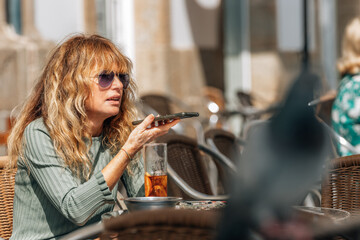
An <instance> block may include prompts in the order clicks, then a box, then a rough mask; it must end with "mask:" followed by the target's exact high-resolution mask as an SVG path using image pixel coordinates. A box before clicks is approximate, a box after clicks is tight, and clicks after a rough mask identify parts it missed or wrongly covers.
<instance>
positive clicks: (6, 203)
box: [0, 156, 16, 239]
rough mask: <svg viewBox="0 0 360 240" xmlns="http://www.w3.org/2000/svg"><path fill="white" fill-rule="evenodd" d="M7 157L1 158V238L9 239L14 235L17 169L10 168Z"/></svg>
mask: <svg viewBox="0 0 360 240" xmlns="http://www.w3.org/2000/svg"><path fill="white" fill-rule="evenodd" d="M8 164H9V159H8V157H7V156H3V157H0V237H2V238H4V239H9V238H10V236H11V233H12V223H13V200H14V185H15V173H16V168H8Z"/></svg>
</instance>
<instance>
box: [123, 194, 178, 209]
mask: <svg viewBox="0 0 360 240" xmlns="http://www.w3.org/2000/svg"><path fill="white" fill-rule="evenodd" d="M181 200H182V198H180V197H131V198H125V199H124V202H125V204H126V206H127V207H128V210H129V211H130V212H134V211H139V210H153V209H160V208H175V205H176V204H177V203H178V202H180V201H181Z"/></svg>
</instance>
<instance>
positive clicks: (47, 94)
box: [8, 34, 136, 179]
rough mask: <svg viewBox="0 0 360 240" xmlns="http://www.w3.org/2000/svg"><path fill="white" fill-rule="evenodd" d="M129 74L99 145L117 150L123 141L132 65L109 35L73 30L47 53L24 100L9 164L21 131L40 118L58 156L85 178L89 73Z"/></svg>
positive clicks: (131, 114) (19, 151)
mask: <svg viewBox="0 0 360 240" xmlns="http://www.w3.org/2000/svg"><path fill="white" fill-rule="evenodd" d="M114 68H115V69H117V72H122V73H128V74H129V75H130V84H129V86H128V88H127V89H126V90H124V92H123V96H122V101H121V106H120V111H119V114H118V115H116V116H113V117H110V118H108V119H106V120H105V122H104V125H103V132H102V136H103V144H104V145H105V146H106V147H107V148H109V149H110V150H111V153H112V154H115V153H117V152H118V151H119V150H120V148H121V146H122V145H123V144H124V143H125V141H126V139H127V138H128V136H129V134H130V132H131V131H132V129H133V127H132V124H131V121H133V120H134V118H135V116H136V110H135V100H136V95H135V92H136V85H135V83H134V81H133V80H132V78H131V71H132V63H131V61H130V59H128V58H127V57H126V56H124V55H123V54H122V53H121V52H120V50H119V49H118V48H117V47H116V46H115V45H114V44H113V43H112V42H111V41H110V40H108V39H106V38H104V37H101V36H98V35H89V36H87V35H85V34H77V35H74V36H72V37H70V38H69V39H67V40H66V41H65V42H63V43H62V44H60V45H58V46H57V47H56V48H55V49H54V51H53V52H52V54H51V56H50V59H49V61H48V62H47V65H46V66H45V68H44V70H43V72H42V75H41V76H40V78H39V80H38V82H37V83H36V85H35V87H34V89H33V91H32V93H31V95H30V97H29V98H28V99H27V100H26V101H25V104H24V105H23V108H22V110H21V111H20V114H19V115H18V117H17V119H16V124H15V126H14V127H13V129H12V132H11V134H10V136H9V141H8V147H9V148H8V150H9V157H10V161H11V162H12V163H14V162H16V160H17V159H18V157H21V159H22V160H24V162H25V163H26V159H25V158H24V157H23V149H24V144H26V143H24V140H23V134H24V130H25V128H26V126H27V125H28V124H29V123H30V122H32V121H33V120H35V119H37V118H40V117H43V119H44V123H45V125H46V127H47V129H48V131H49V134H50V137H51V138H52V141H53V144H54V148H55V150H56V152H57V154H58V155H59V156H60V157H61V158H62V159H63V160H64V163H65V165H66V166H68V167H69V168H70V169H71V170H72V171H73V173H74V174H75V175H76V176H78V177H83V178H85V179H88V178H89V174H90V172H91V171H90V170H91V167H92V166H91V161H90V159H89V156H88V151H89V148H90V146H89V145H88V144H86V143H85V142H84V138H86V139H89V140H90V141H91V135H90V133H89V125H88V122H87V114H86V109H85V101H86V99H87V98H88V97H89V96H90V94H91V89H90V84H91V83H90V82H91V80H89V76H90V73H91V72H94V71H99V72H101V71H104V70H105V71H107V70H108V71H110V70H113V69H114Z"/></svg>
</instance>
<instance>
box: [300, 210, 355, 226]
mask: <svg viewBox="0 0 360 240" xmlns="http://www.w3.org/2000/svg"><path fill="white" fill-rule="evenodd" d="M294 209H295V211H296V214H297V215H298V216H299V218H301V219H304V220H307V221H311V222H315V223H320V222H321V223H324V222H334V223H336V222H342V221H345V220H348V219H349V218H350V213H349V212H348V211H345V210H341V209H334V208H323V207H305V206H294Z"/></svg>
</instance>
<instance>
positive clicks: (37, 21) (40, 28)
mask: <svg viewBox="0 0 360 240" xmlns="http://www.w3.org/2000/svg"><path fill="white" fill-rule="evenodd" d="M302 3H303V0H146V1H144V0H0V24H1V26H0V52H1V54H0V83H1V88H0V110H1V112H0V116H1V121H0V131H6V128H8V126H7V122H6V120H5V119H6V118H7V117H8V116H9V113H10V111H11V110H13V109H14V108H15V107H16V106H17V105H19V104H21V102H22V101H23V100H24V99H25V97H26V96H27V94H28V93H29V91H30V89H31V87H32V86H33V83H34V81H35V80H36V78H37V77H38V76H39V74H40V72H41V69H42V67H43V65H44V62H45V61H46V56H47V54H48V52H49V51H50V50H51V49H52V48H53V47H54V46H55V45H56V44H57V43H59V42H61V41H62V40H63V39H64V38H65V37H67V36H69V34H72V33H76V32H86V33H98V34H101V35H103V36H105V37H108V38H110V39H111V40H113V41H114V42H115V43H116V44H118V46H119V47H120V48H121V49H122V50H123V51H124V52H125V54H126V55H128V56H129V57H130V58H131V59H132V61H133V63H134V76H135V79H136V81H137V83H138V86H139V94H140V95H141V94H146V93H154V92H155V93H160V94H167V95H172V96H175V97H177V98H178V99H181V100H182V101H183V102H185V103H186V104H188V105H189V106H192V107H193V109H196V110H197V111H198V112H200V113H203V114H208V113H207V112H206V111H207V110H208V109H206V108H204V103H205V102H206V99H207V98H209V94H208V93H209V89H211V90H212V91H215V92H216V93H217V94H218V95H219V94H220V95H221V96H222V97H223V99H224V103H219V104H218V105H219V106H223V107H226V108H228V109H231V108H236V107H237V103H238V102H239V99H238V94H237V92H238V91H242V92H246V93H248V94H250V95H251V96H253V97H254V98H253V99H254V105H255V106H256V107H259V108H263V107H266V106H268V105H269V104H272V103H274V102H277V101H279V100H280V99H281V98H282V96H283V94H284V93H285V90H286V89H287V87H288V86H289V84H290V83H291V82H292V80H293V79H294V78H295V76H296V75H297V74H298V73H299V72H300V68H301V53H302V50H303V42H304V41H303V24H302V23H303V9H302V7H303V4H302ZM359 11H360V1H359V0H346V1H340V0H308V9H307V19H308V28H307V29H308V36H309V46H310V58H311V63H312V67H313V70H314V71H315V72H316V74H318V75H319V76H320V77H321V79H322V84H323V88H322V89H323V90H322V91H323V92H325V91H327V90H329V89H336V86H337V84H338V79H339V78H338V73H337V70H336V67H335V63H336V59H337V56H339V51H340V42H341V39H340V36H341V35H342V33H343V30H344V27H345V25H346V23H347V22H348V21H349V20H350V19H351V18H353V17H354V16H356V15H359ZM320 94H322V93H319V95H320ZM237 127H238V126H236V125H235V126H234V129H235V132H236V128H237Z"/></svg>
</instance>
